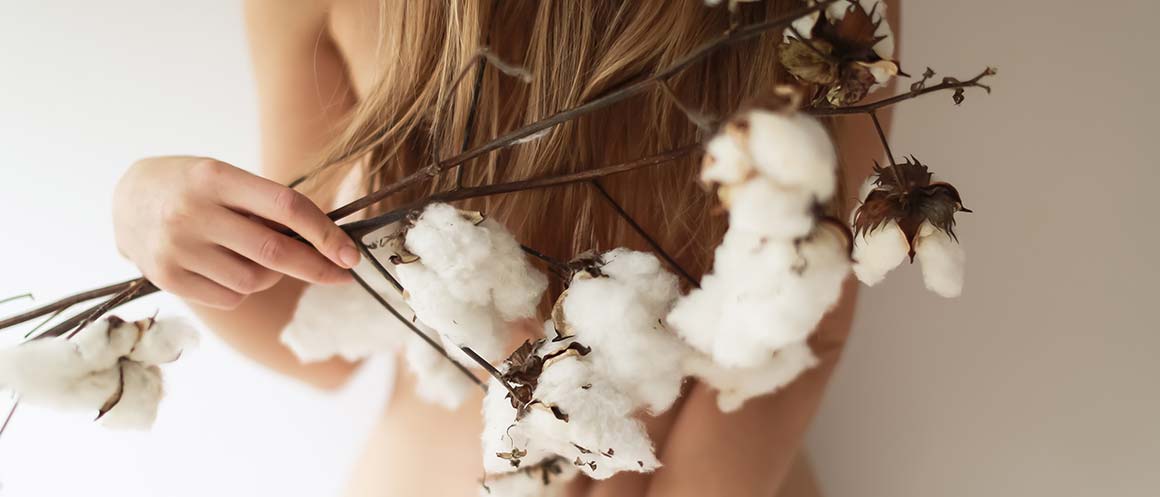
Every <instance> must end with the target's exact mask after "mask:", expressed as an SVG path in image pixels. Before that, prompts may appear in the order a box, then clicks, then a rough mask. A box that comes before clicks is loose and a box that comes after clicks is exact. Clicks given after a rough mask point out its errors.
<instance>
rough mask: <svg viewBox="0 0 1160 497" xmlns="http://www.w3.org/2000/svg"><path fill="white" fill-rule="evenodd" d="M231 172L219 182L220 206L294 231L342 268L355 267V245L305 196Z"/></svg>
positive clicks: (253, 177)
mask: <svg viewBox="0 0 1160 497" xmlns="http://www.w3.org/2000/svg"><path fill="white" fill-rule="evenodd" d="M231 171H232V172H231V173H229V174H227V176H229V177H227V178H224V179H225V181H222V182H221V183H220V185H221V189H220V191H219V194H220V195H221V201H222V203H224V204H225V205H227V206H229V207H231V208H234V209H238V210H242V211H246V212H249V213H252V214H256V215H258V216H261V217H263V218H266V219H269V220H271V221H274V222H276V223H279V224H282V225H283V226H286V227H288V228H290V229H291V230H294V232H295V233H298V234H299V235H301V236H302V238H304V239H306V241H308V242H310V244H311V245H313V246H314V247H315V248H316V249H318V251H319V252H321V253H322V254H323V255H325V256H326V257H327V258H328V259H330V260H331V261H332V262H334V263H335V264H337V265H339V266H341V267H344V268H348V269H349V268H352V267H354V266H355V265H356V264H358V261H359V251H358V249H357V248H356V247H355V245H354V242H353V241H351V239H350V237H348V236H346V233H344V232H343V231H342V229H340V228H339V227H338V226H337V225H336V224H335V223H334V221H331V220H330V218H328V217H326V213H325V212H322V210H321V209H319V208H318V206H316V205H314V202H311V201H310V199H309V198H307V197H306V196H305V195H303V194H301V193H299V192H297V191H294V190H293V189H291V188H287V187H285V186H283V185H280V184H278V183H275V182H273V181H270V180H268V179H265V178H261V177H258V176H254V175H251V174H248V173H246V172H245V171H242V170H240V169H231Z"/></svg>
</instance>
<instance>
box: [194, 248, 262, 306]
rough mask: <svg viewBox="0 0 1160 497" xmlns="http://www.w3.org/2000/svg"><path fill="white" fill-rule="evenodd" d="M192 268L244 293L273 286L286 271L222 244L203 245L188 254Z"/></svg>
mask: <svg viewBox="0 0 1160 497" xmlns="http://www.w3.org/2000/svg"><path fill="white" fill-rule="evenodd" d="M184 259H185V260H186V262H185V267H186V269H188V270H189V271H191V272H193V273H195V274H198V275H200V276H204V277H205V278H207V279H209V280H210V281H213V282H214V283H217V284H219V285H221V286H224V287H226V288H228V289H230V290H231V291H234V292H237V293H240V294H242V295H249V294H252V293H258V292H261V291H265V290H269V289H270V287H273V286H274V285H275V284H277V283H278V281H279V280H281V279H282V274H281V273H278V272H276V271H271V270H269V269H266V268H264V267H262V266H259V265H258V264H255V263H253V262H251V261H248V260H246V259H245V258H243V257H241V256H239V255H238V254H235V253H233V252H230V251H229V250H226V249H224V248H222V247H218V246H205V247H202V248H199V249H198V250H196V251H194V252H193V253H190V254H188V255H187V256H186V257H185V258H184Z"/></svg>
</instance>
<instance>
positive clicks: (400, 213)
mask: <svg viewBox="0 0 1160 497" xmlns="http://www.w3.org/2000/svg"><path fill="white" fill-rule="evenodd" d="M699 148H700V145H699V144H694V145H686V146H684V147H680V148H677V149H674V150H670V151H668V152H663V153H660V154H656V155H650V156H648V157H643V158H641V159H637V160H634V161H631V162H625V163H622V164H615V165H612V166H605V167H602V168H598V169H589V170H586V171H579V172H575V173H569V174H562V175H558V176H549V177H544V178H534V179H528V180H520V181H512V182H508V183H493V184H489V185H483V186H476V187H471V188H463V189H459V190H449V191H445V192H439V193H436V194H433V195H429V196H427V197H426V198H423V199H420V200H418V201H415V202H412V203H410V204H408V205H405V206H402V207H399V208H396V209H393V210H391V211H388V212H386V213H383V214H380V215H378V216H375V217H371V218H367V219H364V220H361V221H354V222H350V223H346V224H343V225H341V227H342V228H343V230H344V231H346V232H347V233H349V234H350V235H351V236H356V237H357V236H363V235H366V234H368V233H370V232H372V231H374V230H376V229H378V228H380V227H382V226H386V225H388V224H390V223H393V222H395V221H398V220H400V219H403V218H404V217H405V216H406V215H407V214H408V213H410V212H412V211H415V210H417V209H420V208H422V207H423V206H425V205H427V204H430V203H435V202H454V201H458V200H467V199H471V198H478V197H486V196H490V195H499V194H503V193H513V192H519V191H525V190H534V189H539V188H547V187H552V186H560V185H568V184H573V183H580V182H584V181H588V180H591V179H595V178H603V177H607V176H612V175H615V174H620V173H625V172H628V171H633V170H636V169H640V168H643V167H649V166H655V165H659V164H664V163H666V162H671V161H673V160H676V159H679V158H681V157H684V156H686V155H688V154H690V153H692V152H693V151H695V150H698V149H699Z"/></svg>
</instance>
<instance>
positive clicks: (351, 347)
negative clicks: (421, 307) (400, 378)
mask: <svg viewBox="0 0 1160 497" xmlns="http://www.w3.org/2000/svg"><path fill="white" fill-rule="evenodd" d="M369 266H370V264H369V263H368V262H366V261H363V262H362V263H360V265H359V267H357V268H356V271H358V272H359V273H360V274H368V272H370V271H373V269H371V268H370V267H369ZM364 279H365V280H366V281H367V282H368V283H370V282H379V281H380V280H382V278H381V277H377V276H376V277H373V278H364ZM376 286H377V285H376ZM375 291H376V292H378V294H379V295H380V296H382V297H383V298H385V299H386V300H387V301H388V302H390V303H391V304H392V305H394V307H395V308H396V309H407V306H406V304H405V303H404V302H403V300H402V296H401V295H400V294H399V292H396V291H394V290H393V289H389V288H375ZM406 334H407V330H406V329H405V327H404V325H403V324H402V323H399V322H398V321H397V320H396V319H395V318H393V317H391V315H390V314H389V313H388V312H387V310H386V309H384V308H383V306H382V304H380V303H379V302H378V301H376V300H375V299H374V298H373V297H371V296H370V295H369V294H367V292H366V290H364V289H363V288H362V287H361V286H359V285H357V284H355V283H351V284H347V285H310V286H307V287H306V290H305V291H304V292H303V293H302V297H301V298H300V299H299V300H298V307H297V308H296V309H295V311H294V317H292V318H291V319H290V323H288V324H287V325H286V327H285V328H283V329H282V334H281V336H280V339H281V341H282V343H283V344H285V345H286V346H287V347H288V348H290V350H291V351H292V352H294V355H296V356H298V358H299V359H300V360H302V361H303V362H317V361H324V360H327V359H330V358H331V357H335V356H338V357H342V358H343V359H346V360H348V361H357V360H359V359H365V358H367V357H370V356H373V355H375V354H379V353H384V352H392V351H394V350H396V349H397V348H398V346H399V345H400V344H401V343H402V341H403V339H404V337H405V336H406Z"/></svg>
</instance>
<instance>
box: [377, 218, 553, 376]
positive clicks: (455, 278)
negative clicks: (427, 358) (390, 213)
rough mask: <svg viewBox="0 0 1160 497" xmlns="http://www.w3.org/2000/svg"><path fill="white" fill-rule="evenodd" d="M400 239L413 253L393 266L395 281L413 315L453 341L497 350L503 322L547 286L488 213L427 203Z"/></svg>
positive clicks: (529, 313) (493, 355) (532, 305)
mask: <svg viewBox="0 0 1160 497" xmlns="http://www.w3.org/2000/svg"><path fill="white" fill-rule="evenodd" d="M404 246H405V248H406V250H408V251H409V252H410V253H411V254H413V255H414V256H418V260H416V261H414V262H410V263H407V264H400V265H398V266H397V271H398V275H399V281H400V282H401V283H402V284H403V287H404V288H406V289H407V292H408V298H407V302H408V303H409V304H410V305H411V308H412V309H414V311H415V314H416V315H417V316H418V317H419V319H420V320H421V321H423V322H424V323H426V324H427V325H429V326H431V327H432V328H434V329H435V330H436V331H438V332H439V334H440V335H442V336H443V338H444V339H445V340H446V341H450V342H451V343H453V344H455V345H456V347H457V348H458V347H463V346H466V347H470V348H471V349H472V350H474V351H475V352H476V353H478V354H479V355H480V356H482V357H483V358H484V359H487V360H488V361H491V362H495V361H498V360H500V359H502V358H503V357H505V356H506V351H505V350H504V349H505V348H506V346H507V344H508V338H509V332H508V326H507V323H509V322H511V321H515V320H519V319H525V318H530V317H533V316H534V315H535V311H536V305H537V304H538V303H539V301H540V296H541V294H543V292H544V290H545V289H546V288H547V286H548V282H547V278H545V277H544V275H543V274H541V273H540V272H539V271H537V270H536V269H535V268H534V267H533V266H532V265H531V264H530V263H529V262H528V260H527V259H526V258H525V256H524V253H523V251H522V249H521V247H520V245H519V243H518V242H516V240H515V238H513V237H512V235H511V234H510V233H508V232H507V230H505V229H504V228H503V226H501V225H500V224H499V223H497V222H495V221H494V220H491V219H482V217H481V216H478V215H477V214H476V215H470V214H468V213H463V212H460V211H458V210H456V209H455V208H454V207H451V206H450V205H447V204H432V205H430V206H428V207H427V208H426V209H425V210H424V211H423V213H422V214H421V215H420V216H419V218H418V219H417V220H416V221H415V223H414V226H411V227H410V229H409V230H408V231H407V233H406V238H405V242H404Z"/></svg>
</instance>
